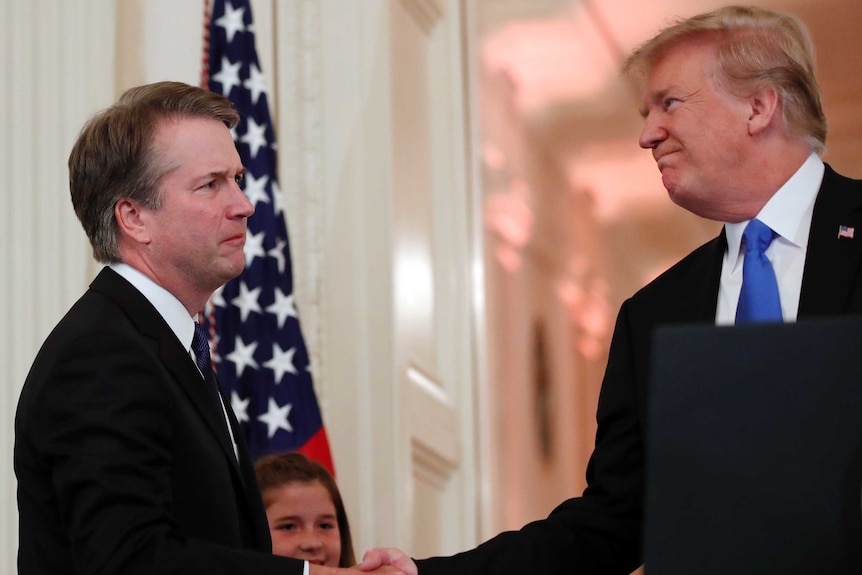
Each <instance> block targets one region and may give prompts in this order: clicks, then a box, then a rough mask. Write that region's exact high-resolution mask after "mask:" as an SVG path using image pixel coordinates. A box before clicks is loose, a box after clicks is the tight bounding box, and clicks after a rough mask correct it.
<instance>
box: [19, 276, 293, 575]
mask: <svg viewBox="0 0 862 575" xmlns="http://www.w3.org/2000/svg"><path fill="white" fill-rule="evenodd" d="M226 406H227V409H228V411H229V412H230V417H231V419H232V423H233V426H234V435H235V437H236V438H237V443H238V444H239V451H240V462H239V463H237V459H236V457H235V455H234V451H233V447H232V445H231V442H230V438H229V436H228V434H227V427H226V425H225V421H224V415H223V413H222V411H221V406H219V405H218V399H217V396H216V393H215V390H214V389H213V387H212V386H211V385H210V386H209V387H208V386H207V384H206V382H205V381H203V380H202V378H201V376H200V373H199V372H198V371H197V368H196V367H195V364H194V362H193V361H192V359H191V357H190V356H189V353H188V351H187V349H186V348H185V346H184V345H182V344H180V343H179V342H178V341H177V338H176V336H175V335H174V333H173V332H172V331H171V330H170V328H169V327H168V325H167V324H166V323H165V321H164V320H163V319H162V317H161V316H160V315H159V314H158V312H157V311H156V310H155V308H153V306H152V305H151V304H150V303H149V302H148V301H147V300H146V298H144V297H143V295H141V293H140V292H139V291H138V290H137V289H135V288H134V287H133V286H132V285H131V284H129V283H128V282H127V281H126V280H125V279H123V278H122V277H120V276H119V275H118V274H116V273H115V272H114V271H112V270H110V269H108V268H106V269H104V270H103V271H102V272H101V273H100V274H99V276H98V277H97V278H96V279H95V280H94V281H93V283H92V284H91V286H90V289H89V290H88V291H87V292H86V293H85V294H84V296H83V297H81V299H80V300H78V302H77V303H75V305H74V306H73V307H72V308H71V310H70V311H69V312H68V313H67V314H66V316H65V317H64V318H63V319H62V320H61V321H60V323H59V324H58V325H57V327H56V328H55V329H54V330H53V332H52V333H51V334H50V335H49V336H48V338H47V340H46V341H45V343H44V344H43V346H42V348H41V350H40V351H39V354H38V355H37V357H36V359H35V361H34V363H33V366H32V368H31V370H30V373H29V375H28V376H27V380H26V382H25V384H24V388H23V390H22V392H21V397H20V400H19V403H18V412H17V415H16V418H15V454H14V460H15V473H16V475H17V477H18V509H19V516H20V519H19V526H20V532H19V536H20V545H19V550H18V572H19V573H20V574H21V575H30V574H39V575H42V574H51V575H57V574H63V573H69V574H72V573H74V574H79V575H83V574H89V573H106V574H117V575H120V574H122V575H131V574H141V575H144V574H147V575H152V574H162V573H165V574H167V573H171V574H180V573H191V574H198V573H208V574H232V573H237V574H239V573H254V574H275V573H278V574H279V575H285V574H288V575H289V574H297V575H298V574H300V573H302V562H301V561H296V560H293V559H286V558H283V557H276V556H273V555H271V553H270V552H271V542H270V536H269V528H268V526H267V521H266V515H265V513H264V508H263V504H262V502H261V497H260V493H259V491H258V488H257V483H256V482H255V477H254V471H253V469H252V466H251V462H250V461H249V456H248V452H247V450H246V448H245V444H244V442H243V439H242V435H241V434H240V431H239V428H238V427H237V426H236V421H235V418H233V412H232V411H230V402H229V401H228V402H226Z"/></svg>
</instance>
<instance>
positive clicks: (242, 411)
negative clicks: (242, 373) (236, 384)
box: [230, 391, 251, 423]
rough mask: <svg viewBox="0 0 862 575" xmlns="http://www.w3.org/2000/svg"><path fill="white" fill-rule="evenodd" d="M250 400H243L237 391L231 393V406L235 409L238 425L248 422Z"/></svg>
mask: <svg viewBox="0 0 862 575" xmlns="http://www.w3.org/2000/svg"><path fill="white" fill-rule="evenodd" d="M250 401H251V399H250V398H245V399H242V398H241V397H240V396H239V394H238V393H237V392H235V391H232V392H230V406H231V408H232V409H233V414H234V415H236V421H237V423H243V422H245V421H248V404H249V402H250Z"/></svg>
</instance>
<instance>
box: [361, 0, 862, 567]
mask: <svg viewBox="0 0 862 575" xmlns="http://www.w3.org/2000/svg"><path fill="white" fill-rule="evenodd" d="M626 71H627V72H628V73H629V74H630V75H631V76H632V77H634V78H636V79H637V80H639V82H640V83H641V85H642V88H643V108H642V113H643V117H644V120H645V125H644V128H643V131H642V133H641V137H640V145H641V146H642V147H643V148H646V149H650V150H652V154H653V157H654V158H655V161H656V163H657V165H658V168H659V170H660V171H661V175H662V182H663V184H664V185H665V187H666V188H667V190H668V193H669V195H670V197H671V199H672V200H673V201H674V202H675V203H677V204H679V205H680V206H682V207H684V208H686V209H687V210H689V211H691V212H693V213H695V214H698V215H700V216H703V217H705V218H710V219H713V220H718V221H722V222H725V224H726V225H725V227H724V229H723V230H722V232H721V234H720V235H719V237H717V238H716V239H714V240H713V241H711V242H709V243H707V244H705V245H704V246H701V247H700V248H698V249H697V250H695V251H694V252H693V253H691V254H690V255H689V256H687V257H686V258H685V259H683V260H682V261H681V262H679V263H678V264H676V265H675V266H673V267H672V268H671V269H669V270H668V271H667V272H665V273H664V274H662V275H661V276H660V277H658V278H657V279H656V280H655V281H653V282H652V283H650V284H649V285H647V286H646V287H644V288H643V289H641V290H640V291H639V292H638V293H636V294H635V295H634V296H633V297H631V298H630V299H629V300H627V301H626V302H625V303H624V304H623V305H622V308H621V310H620V313H619V316H618V319H617V323H616V327H615V331H614V336H613V339H612V342H611V349H610V355H609V359H608V366H607V370H606V372H605V378H604V381H603V384H602V391H601V395H600V398H599V405H598V415H597V419H598V431H597V434H596V444H595V451H594V453H593V455H592V457H591V460H590V463H589V467H588V469H587V481H588V486H587V488H586V490H585V491H584V493H583V496H582V497H577V498H573V499H570V500H568V501H565V502H564V503H562V504H561V505H560V506H558V507H557V508H556V509H555V510H554V511H553V512H552V513H551V514H550V516H549V517H548V518H547V519H544V520H540V521H536V522H534V523H531V524H529V525H527V526H525V527H524V528H522V529H521V530H520V531H516V532H507V533H503V534H501V535H498V536H497V537H495V538H493V539H491V540H490V541H487V542H486V543H484V544H482V545H480V546H479V547H477V548H476V549H473V550H471V551H467V552H464V553H460V554H458V555H455V556H453V557H436V558H431V559H425V560H419V561H416V562H415V564H414V562H413V561H412V560H411V559H410V558H409V557H407V556H406V555H404V554H403V553H401V552H400V551H398V550H395V549H375V550H372V551H370V552H369V553H368V554H367V555H366V558H365V560H364V562H363V565H364V566H368V567H369V568H370V567H373V566H375V565H378V564H381V563H391V564H394V565H398V566H400V567H402V568H403V569H404V570H405V571H407V572H409V573H414V574H415V573H416V568H417V566H418V573H419V574H420V575H438V574H440V575H443V574H446V575H461V574H464V575H466V574H468V573H482V574H485V575H498V574H505V575H510V574H511V575H525V574H527V573H585V574H587V573H589V574H619V575H626V574H628V573H630V572H631V571H632V570H634V569H635V568H636V567H638V565H640V563H641V561H642V559H641V557H642V516H643V500H644V459H645V457H644V443H645V440H644V435H645V430H646V417H647V414H646V404H647V379H648V376H649V371H650V370H649V362H650V348H651V341H650V340H651V337H652V333H653V330H654V329H655V328H656V327H657V326H659V325H664V324H674V323H686V322H715V323H717V324H733V323H734V322H736V321H741V320H742V319H743V318H742V316H740V318H739V320H737V316H736V314H737V302H738V301H742V300H741V299H740V294H741V292H744V291H745V290H744V289H743V287H742V286H743V275H744V274H743V268H744V267H746V266H745V265H744V262H745V260H746V259H748V258H749V255H744V251H743V249H742V244H744V243H748V242H744V241H743V239H742V238H743V234H744V230H746V228H747V227H748V224H749V222H750V221H752V220H755V219H756V220H758V221H760V222H762V223H763V224H765V225H766V226H767V231H768V229H771V230H772V232H771V234H770V235H771V238H772V240H771V243H770V244H769V247H768V248H766V252H765V255H766V258H767V259H768V260H769V264H767V265H768V266H769V267H771V268H772V269H773V275H774V277H775V280H773V285H774V284H775V283H777V286H778V295H779V298H778V299H779V300H780V301H778V302H775V303H776V304H777V307H776V308H775V317H773V318H772V319H773V320H778V321H781V320H784V321H795V320H796V319H797V318H804V317H812V316H818V315H834V314H858V313H860V312H862V277H860V263H862V259H860V258H862V245H860V244H859V243H858V240H856V239H855V238H854V235H855V230H856V229H859V230H860V232H862V227H860V226H862V182H859V181H854V180H850V179H848V178H845V177H842V176H840V175H838V174H837V173H835V172H834V171H833V170H832V169H831V168H830V167H829V166H826V165H824V164H823V162H822V161H821V160H820V158H819V154H820V153H821V152H822V151H823V149H824V145H825V139H826V120H825V117H824V115H823V112H822V109H821V104H820V95H819V93H818V88H817V83H816V80H815V76H814V62H813V50H812V47H811V45H810V40H809V37H808V33H807V31H806V30H805V28H804V26H803V25H802V23H801V22H799V21H798V20H797V19H795V18H793V17H790V16H787V15H783V14H777V13H775V12H771V11H767V10H762V9H757V8H744V7H728V8H723V9H719V10H717V11H715V12H711V13H708V14H702V15H699V16H695V17H693V18H690V19H687V20H682V21H679V22H677V23H675V24H674V25H672V26H670V27H668V28H666V29H665V30H663V31H662V32H660V33H659V34H658V35H657V36H656V37H655V38H653V39H652V40H650V41H648V42H647V43H645V44H644V45H643V46H641V47H640V48H639V49H638V50H637V51H636V52H635V53H634V54H633V55H632V56H631V57H630V58H629V60H628V61H627V63H626ZM751 243H752V244H753V243H754V242H753V241H752V242H751ZM751 258H752V260H751V262H753V261H755V260H757V259H758V257H755V256H751ZM751 262H749V263H751ZM746 273H748V272H746ZM761 291H762V290H761ZM740 307H742V308H743V309H745V308H744V306H740ZM755 311H756V310H755ZM761 319H765V318H763V317H762V318H761Z"/></svg>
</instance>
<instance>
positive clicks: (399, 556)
mask: <svg viewBox="0 0 862 575" xmlns="http://www.w3.org/2000/svg"><path fill="white" fill-rule="evenodd" d="M386 565H389V566H391V567H395V568H397V569H399V570H400V571H398V572H399V573H404V575H419V568H418V567H416V563H414V562H413V560H412V559H411V558H410V557H408V556H407V554H406V553H404V552H402V551H400V550H398V549H393V548H376V549H371V550H369V551H368V552H367V553H366V554H365V556H364V557H363V558H362V563H360V564H359V568H360V569H361V570H362V571H373V570H375V569H378V568H380V567H381V566H384V567H385V566H386ZM373 572H374V573H378V571H373ZM380 573H388V571H380Z"/></svg>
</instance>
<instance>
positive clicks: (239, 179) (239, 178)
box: [233, 174, 245, 186]
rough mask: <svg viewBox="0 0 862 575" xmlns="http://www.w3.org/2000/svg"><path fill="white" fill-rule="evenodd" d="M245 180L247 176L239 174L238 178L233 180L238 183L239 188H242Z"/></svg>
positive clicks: (235, 177)
mask: <svg viewBox="0 0 862 575" xmlns="http://www.w3.org/2000/svg"><path fill="white" fill-rule="evenodd" d="M244 178H245V174H237V175H236V176H234V178H233V179H234V181H235V182H236V183H237V185H238V186H242V181H243V179H244Z"/></svg>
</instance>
